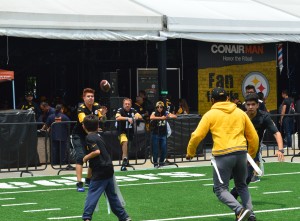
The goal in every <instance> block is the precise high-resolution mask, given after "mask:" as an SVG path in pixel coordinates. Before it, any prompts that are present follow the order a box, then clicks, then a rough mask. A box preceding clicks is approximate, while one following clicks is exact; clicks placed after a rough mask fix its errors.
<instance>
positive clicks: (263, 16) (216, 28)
mask: <svg viewBox="0 0 300 221" xmlns="http://www.w3.org/2000/svg"><path fill="white" fill-rule="evenodd" d="M0 35H7V36H18V37H35V38H54V39H86V40H92V39H94V40H117V41H122V40H165V39H166V38H187V39H194V40H204V41H207V40H208V41H220V39H221V41H222V42H244V43H254V42H258V43H262V42H276V41H295V42H300V40H299V39H300V3H299V2H298V0H285V1H282V0H280V1H279V0H85V1H82V0H43V1H41V0H22V1H20V0H9V1H7V0H0Z"/></svg>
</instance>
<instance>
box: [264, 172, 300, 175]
mask: <svg viewBox="0 0 300 221" xmlns="http://www.w3.org/2000/svg"><path fill="white" fill-rule="evenodd" d="M294 174H300V172H292V173H273V174H264V176H282V175H294Z"/></svg>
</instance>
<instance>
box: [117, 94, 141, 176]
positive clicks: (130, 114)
mask: <svg viewBox="0 0 300 221" xmlns="http://www.w3.org/2000/svg"><path fill="white" fill-rule="evenodd" d="M139 119H140V120H141V119H143V118H142V116H141V115H140V114H139V113H138V112H137V111H136V110H135V109H134V108H132V100H131V99H130V98H124V100H123V107H121V108H119V109H118V110H117V113H116V120H117V128H118V131H119V140H120V144H121V146H122V166H121V171H126V170H127V169H126V167H127V166H128V164H129V162H128V142H129V141H132V139H133V134H134V130H133V129H134V128H133V126H134V125H133V122H134V120H139Z"/></svg>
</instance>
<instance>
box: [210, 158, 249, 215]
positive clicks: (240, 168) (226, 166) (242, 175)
mask: <svg viewBox="0 0 300 221" xmlns="http://www.w3.org/2000/svg"><path fill="white" fill-rule="evenodd" d="M215 160H216V164H217V167H218V170H219V173H220V176H221V179H222V181H223V184H222V183H221V182H220V180H219V178H218V175H217V173H216V171H215V169H214V170H213V180H214V191H215V194H216V196H217V197H218V198H219V200H220V201H221V202H223V203H224V204H226V205H227V206H228V207H230V208H231V209H232V210H233V211H234V212H235V213H236V214H238V213H239V212H240V210H241V209H242V208H246V209H249V210H250V211H252V210H253V206H252V201H251V196H250V193H249V191H248V186H247V184H246V179H247V175H248V170H247V153H246V152H236V153H232V154H227V155H223V156H216V157H215ZM232 177H233V180H234V183H235V186H236V188H237V191H238V193H239V196H240V197H241V200H242V205H241V204H240V203H239V202H238V201H237V200H236V199H235V198H234V197H233V196H232V195H231V193H230V192H229V181H230V178H232Z"/></svg>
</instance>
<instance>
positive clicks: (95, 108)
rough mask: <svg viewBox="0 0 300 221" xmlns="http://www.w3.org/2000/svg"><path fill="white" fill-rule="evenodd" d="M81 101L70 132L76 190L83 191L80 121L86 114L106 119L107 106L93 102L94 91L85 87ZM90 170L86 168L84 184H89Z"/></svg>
mask: <svg viewBox="0 0 300 221" xmlns="http://www.w3.org/2000/svg"><path fill="white" fill-rule="evenodd" d="M82 98H83V103H82V104H81V105H79V107H78V108H77V123H76V125H75V126H74V128H73V132H72V139H71V142H72V145H73V147H74V149H75V151H76V177H77V184H76V186H77V191H78V192H84V191H85V190H84V187H83V182H82V181H81V180H82V168H83V161H82V159H83V157H84V155H85V145H86V143H85V136H86V132H85V131H84V130H83V128H82V122H83V119H84V117H85V116H87V115H90V114H92V115H96V116H98V118H99V120H105V119H106V112H107V108H106V107H103V106H100V104H98V103H97V102H95V91H94V90H93V89H91V88H85V89H84V90H83V93H82ZM90 176H91V170H90V168H89V169H88V174H87V178H86V185H88V184H89V181H90Z"/></svg>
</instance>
